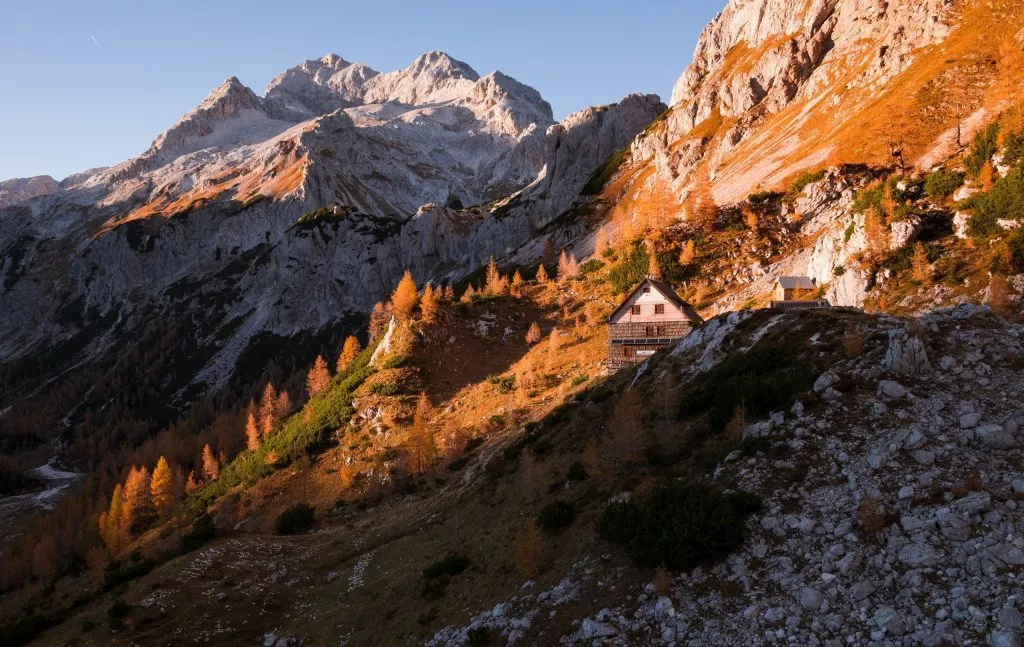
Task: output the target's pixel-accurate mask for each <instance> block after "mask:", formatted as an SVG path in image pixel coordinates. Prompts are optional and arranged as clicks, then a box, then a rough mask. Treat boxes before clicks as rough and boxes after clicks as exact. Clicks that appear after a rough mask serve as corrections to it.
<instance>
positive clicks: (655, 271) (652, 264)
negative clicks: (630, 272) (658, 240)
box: [647, 241, 661, 280]
mask: <svg viewBox="0 0 1024 647" xmlns="http://www.w3.org/2000/svg"><path fill="white" fill-rule="evenodd" d="M647 276H649V277H651V278H652V279H659V280H660V279H661V267H660V266H659V265H658V253H657V251H656V250H655V249H654V243H652V242H651V241H647Z"/></svg>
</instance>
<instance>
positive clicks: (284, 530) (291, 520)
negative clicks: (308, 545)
mask: <svg viewBox="0 0 1024 647" xmlns="http://www.w3.org/2000/svg"><path fill="white" fill-rule="evenodd" d="M315 519H316V510H314V509H313V507H312V506H311V505H309V504H307V503H297V504H295V505H293V506H292V507H290V508H288V509H287V510H285V511H284V512H282V513H281V514H279V515H277V519H275V520H274V530H275V531H276V532H277V534H279V535H299V534H302V533H305V532H309V530H310V528H312V527H313V522H314V521H315Z"/></svg>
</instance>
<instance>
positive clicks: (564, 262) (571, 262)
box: [558, 250, 580, 283]
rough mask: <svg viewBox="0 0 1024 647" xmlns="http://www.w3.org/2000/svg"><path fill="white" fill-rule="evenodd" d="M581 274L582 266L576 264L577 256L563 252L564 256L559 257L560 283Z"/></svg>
mask: <svg viewBox="0 0 1024 647" xmlns="http://www.w3.org/2000/svg"><path fill="white" fill-rule="evenodd" d="M579 273H580V266H579V263H577V262H576V256H575V255H573V254H571V253H568V254H567V253H566V252H565V250H562V254H561V255H560V256H559V257H558V282H559V283H564V282H565V281H568V280H569V279H571V278H573V277H575V276H576V275H577V274H579Z"/></svg>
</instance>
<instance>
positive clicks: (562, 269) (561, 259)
mask: <svg viewBox="0 0 1024 647" xmlns="http://www.w3.org/2000/svg"><path fill="white" fill-rule="evenodd" d="M555 276H556V277H557V278H558V282H559V283H565V281H566V280H568V278H569V256H568V255H567V254H566V253H565V250H564V249H563V250H562V253H561V254H560V255H559V256H558V270H557V273H556V275H555Z"/></svg>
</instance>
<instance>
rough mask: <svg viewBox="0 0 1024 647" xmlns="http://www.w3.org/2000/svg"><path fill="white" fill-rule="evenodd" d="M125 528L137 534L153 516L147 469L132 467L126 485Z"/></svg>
mask: <svg viewBox="0 0 1024 647" xmlns="http://www.w3.org/2000/svg"><path fill="white" fill-rule="evenodd" d="M123 492H124V494H123V496H124V526H125V528H127V530H128V532H130V533H135V532H137V531H138V530H139V529H141V528H142V527H143V525H144V524H146V523H147V522H148V521H149V519H150V517H151V516H152V510H153V503H152V499H151V498H150V476H149V470H148V469H146V467H132V469H131V470H129V472H128V478H127V479H126V480H125V483H124V491H123Z"/></svg>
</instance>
